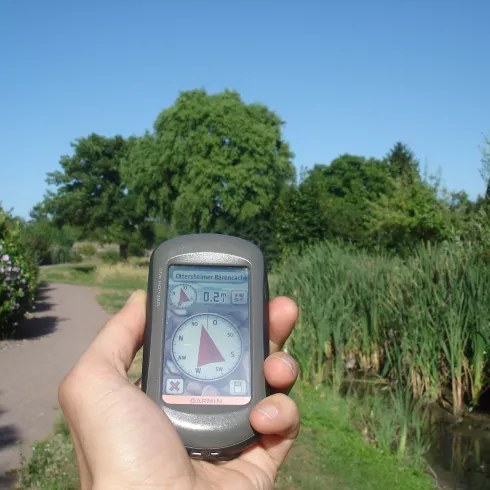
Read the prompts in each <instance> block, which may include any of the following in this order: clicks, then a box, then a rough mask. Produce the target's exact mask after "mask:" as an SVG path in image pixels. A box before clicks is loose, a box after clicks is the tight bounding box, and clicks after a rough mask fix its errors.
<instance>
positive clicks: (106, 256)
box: [99, 250, 121, 264]
mask: <svg viewBox="0 0 490 490" xmlns="http://www.w3.org/2000/svg"><path fill="white" fill-rule="evenodd" d="M99 257H100V260H102V262H103V263H104V264H117V263H118V262H119V261H120V260H121V256H120V255H119V252H116V251H115V250H107V252H102V253H100V254H99Z"/></svg>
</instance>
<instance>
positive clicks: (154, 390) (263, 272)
mask: <svg viewBox="0 0 490 490" xmlns="http://www.w3.org/2000/svg"><path fill="white" fill-rule="evenodd" d="M268 296H269V292H268V280H267V269H266V265H265V261H264V257H263V254H262V252H261V251H260V249H259V248H258V247H257V246H255V245H254V244H252V243H251V242H248V241H246V240H242V239H240V238H236V237H232V236H228V235H213V234H198V235H184V236H179V237H176V238H172V239H170V240H168V241H165V242H163V243H162V244H161V245H160V246H159V247H158V248H156V249H155V250H154V252H153V254H152V257H151V260H150V271H149V276H148V306H147V310H148V311H147V325H146V329H145V340H144V349H143V373H142V388H143V391H144V392H145V393H146V394H147V395H148V396H149V397H150V398H151V399H153V400H154V401H155V402H156V403H158V405H159V406H160V407H161V408H162V410H163V411H164V412H165V413H166V414H167V416H168V417H169V419H170V420H171V421H172V423H173V424H174V426H175V428H176V430H177V432H178V433H179V435H180V437H181V439H182V441H183V443H184V446H185V447H186V449H187V451H188V453H189V454H190V456H191V457H195V458H199V459H208V460H228V459H232V458H234V457H236V456H238V455H239V454H240V453H241V452H242V451H243V450H244V449H245V448H247V447H248V446H250V445H251V444H253V443H254V442H256V441H257V439H258V437H259V434H258V433H256V432H255V431H254V430H253V429H252V427H251V425H250V422H249V415H250V411H251V410H252V408H253V407H254V406H255V405H256V404H257V403H258V402H259V401H260V400H262V399H263V398H265V397H266V396H268V395H269V394H270V393H269V387H268V385H267V383H266V381H265V378H264V372H263V366H264V360H265V359H266V357H267V355H268V353H269V351H268V348H269V338H268V328H269V325H268V323H269V322H268V303H269V297H268Z"/></svg>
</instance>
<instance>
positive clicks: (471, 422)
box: [426, 409, 490, 490]
mask: <svg viewBox="0 0 490 490" xmlns="http://www.w3.org/2000/svg"><path fill="white" fill-rule="evenodd" d="M430 419H431V426H432V431H431V434H432V446H431V449H430V450H429V452H428V454H426V460H427V462H428V463H429V465H430V466H431V468H432V469H433V471H434V473H435V474H436V475H437V478H438V481H439V484H440V488H441V489H453V490H488V489H490V414H489V413H488V412H487V413H485V412H475V413H470V414H468V415H466V416H465V417H464V418H463V419H459V420H458V419H454V418H452V417H449V416H448V415H447V414H444V413H443V411H442V409H434V410H433V411H432V413H431V417H430Z"/></svg>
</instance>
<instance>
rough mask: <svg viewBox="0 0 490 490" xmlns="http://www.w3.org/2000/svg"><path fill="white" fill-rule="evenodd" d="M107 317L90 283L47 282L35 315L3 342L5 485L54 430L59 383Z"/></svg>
mask: <svg viewBox="0 0 490 490" xmlns="http://www.w3.org/2000/svg"><path fill="white" fill-rule="evenodd" d="M108 317H109V316H108V314H107V313H106V312H105V311H104V310H103V309H102V308H101V307H100V306H99V305H98V304H97V301H96V300H95V293H94V291H93V290H91V289H89V288H85V287H82V286H69V285H64V284H63V285H62V284H59V285H58V284H56V285H54V284H50V285H43V286H41V288H40V294H39V298H38V301H37V303H36V313H35V315H34V317H33V318H30V319H27V320H25V321H24V322H23V323H22V324H21V326H20V328H19V333H18V334H17V336H16V339H13V340H12V341H7V342H1V343H0V488H6V487H8V484H9V481H10V480H11V477H9V476H8V475H7V474H6V473H7V472H8V471H9V470H11V469H13V468H15V467H18V466H19V463H20V455H21V451H22V454H24V455H26V456H27V455H29V454H30V445H31V444H32V443H33V442H34V441H36V440H39V439H42V438H44V437H46V436H47V435H48V434H49V433H51V432H52V429H53V422H54V420H55V419H56V416H57V414H58V413H59V405H58V385H59V383H60V381H61V380H62V379H63V376H64V375H65V374H66V373H67V372H68V371H69V369H70V368H71V367H72V366H73V364H74V363H75V362H76V360H77V359H78V358H79V357H80V355H81V354H82V352H83V351H84V350H85V348H86V347H87V346H88V344H89V343H90V341H91V340H92V339H93V337H94V336H95V334H96V332H97V331H98V330H99V329H100V328H101V326H102V325H103V324H104V322H105V321H106V320H107V318H108ZM19 443H21V445H19Z"/></svg>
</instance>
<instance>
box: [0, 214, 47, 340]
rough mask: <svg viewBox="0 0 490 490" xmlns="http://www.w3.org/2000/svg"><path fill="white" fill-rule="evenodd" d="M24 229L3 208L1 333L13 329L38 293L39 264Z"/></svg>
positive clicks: (0, 235) (0, 222)
mask: <svg viewBox="0 0 490 490" xmlns="http://www.w3.org/2000/svg"><path fill="white" fill-rule="evenodd" d="M22 231H23V226H22V223H21V222H20V221H19V220H17V219H15V218H13V217H12V216H11V215H10V214H8V213H5V212H4V211H3V210H2V209H1V208H0V336H3V335H8V334H10V333H12V331H13V329H14V324H15V323H16V322H17V321H18V320H20V319H21V318H22V317H23V315H24V314H25V313H26V312H27V311H29V309H30V308H31V307H32V304H33V301H34V297H35V293H36V287H37V276H38V268H37V265H36V262H35V259H34V253H33V250H32V249H30V248H28V247H26V246H25V244H24V243H23V241H22Z"/></svg>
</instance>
